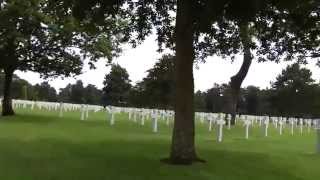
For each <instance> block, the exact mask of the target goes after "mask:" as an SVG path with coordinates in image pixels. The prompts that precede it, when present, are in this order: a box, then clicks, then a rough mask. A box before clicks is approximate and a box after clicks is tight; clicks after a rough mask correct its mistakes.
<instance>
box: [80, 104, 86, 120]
mask: <svg viewBox="0 0 320 180" xmlns="http://www.w3.org/2000/svg"><path fill="white" fill-rule="evenodd" d="M80 111H81V118H80V119H81V121H83V120H84V116H85V109H84V105H83V104H82V105H81V110H80Z"/></svg>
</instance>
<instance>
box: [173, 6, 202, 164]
mask: <svg viewBox="0 0 320 180" xmlns="http://www.w3.org/2000/svg"><path fill="white" fill-rule="evenodd" d="M190 3H192V2H191V1H185V0H178V10H177V20H176V32H175V33H176V61H175V78H176V79H175V80H176V83H175V85H176V87H175V89H176V96H175V121H174V128H173V135H172V144H171V154H170V158H169V159H168V160H169V163H171V164H178V165H188V164H192V163H193V162H195V161H198V158H197V154H196V150H195V122H194V81H193V62H194V47H193V35H194V32H193V21H192V14H193V13H192V6H191V5H190Z"/></svg>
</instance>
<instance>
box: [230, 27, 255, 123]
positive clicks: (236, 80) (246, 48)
mask: <svg viewBox="0 0 320 180" xmlns="http://www.w3.org/2000/svg"><path fill="white" fill-rule="evenodd" d="M240 36H241V42H242V45H243V63H242V66H241V68H240V70H239V72H238V73H237V74H236V75H235V76H233V77H231V82H230V88H231V92H230V95H231V100H230V103H231V105H230V108H231V112H230V114H231V124H235V119H236V113H237V106H238V100H239V96H240V88H241V85H242V82H243V80H244V79H245V78H246V76H247V74H248V71H249V68H250V66H251V63H252V54H251V47H250V44H251V36H250V34H249V27H248V23H242V24H240Z"/></svg>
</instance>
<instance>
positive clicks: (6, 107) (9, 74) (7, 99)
mask: <svg viewBox="0 0 320 180" xmlns="http://www.w3.org/2000/svg"><path fill="white" fill-rule="evenodd" d="M4 72H5V80H4V88H3V100H2V115H3V116H12V115H14V111H13V108H12V99H11V84H12V78H13V72H14V70H4Z"/></svg>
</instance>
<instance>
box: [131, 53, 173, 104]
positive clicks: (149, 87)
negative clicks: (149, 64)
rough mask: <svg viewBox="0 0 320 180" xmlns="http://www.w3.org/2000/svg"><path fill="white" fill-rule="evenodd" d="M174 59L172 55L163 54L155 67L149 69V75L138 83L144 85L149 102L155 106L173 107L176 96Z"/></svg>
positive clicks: (144, 91)
mask: <svg viewBox="0 0 320 180" xmlns="http://www.w3.org/2000/svg"><path fill="white" fill-rule="evenodd" d="M174 60H175V57H174V56H172V55H163V56H162V57H161V58H160V59H159V61H158V62H156V64H155V65H154V67H153V68H151V69H149V70H148V71H147V73H148V74H147V77H145V78H144V79H143V80H142V82H140V83H138V84H137V85H139V86H142V89H143V91H142V92H141V93H143V95H144V96H145V98H146V99H147V100H148V102H147V104H148V106H149V107H153V108H164V109H169V108H171V109H172V108H173V97H174V83H175V82H174Z"/></svg>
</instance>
